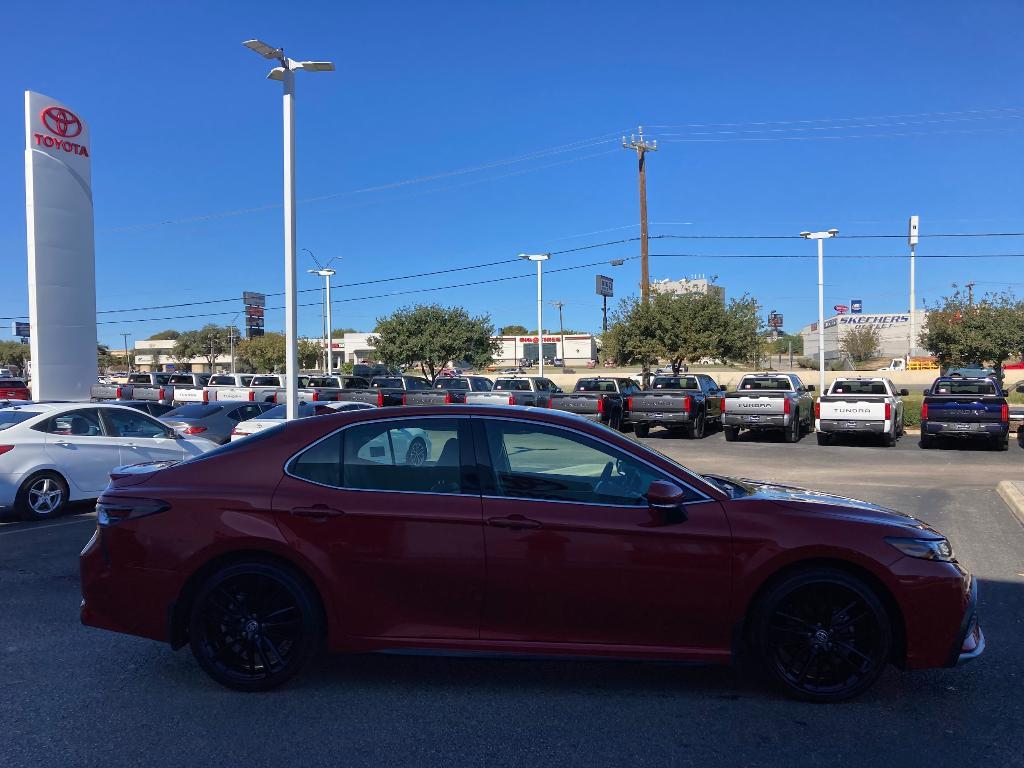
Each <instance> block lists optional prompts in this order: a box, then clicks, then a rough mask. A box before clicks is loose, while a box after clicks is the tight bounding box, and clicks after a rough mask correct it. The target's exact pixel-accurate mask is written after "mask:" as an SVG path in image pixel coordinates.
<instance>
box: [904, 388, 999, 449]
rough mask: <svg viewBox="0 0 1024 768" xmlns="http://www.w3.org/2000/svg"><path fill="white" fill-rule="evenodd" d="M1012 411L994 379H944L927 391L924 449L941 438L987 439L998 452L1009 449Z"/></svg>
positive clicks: (922, 424)
mask: <svg viewBox="0 0 1024 768" xmlns="http://www.w3.org/2000/svg"><path fill="white" fill-rule="evenodd" d="M1009 435H1010V408H1009V406H1008V405H1007V402H1006V397H1005V395H1004V394H1003V391H1002V390H1001V389H1000V388H999V384H997V383H996V381H995V380H994V379H990V378H965V377H958V376H949V377H947V376H942V377H939V378H937V379H936V380H935V381H934V382H932V385H931V387H929V388H928V389H926V390H925V391H924V403H923V404H922V405H921V447H922V448H931V447H933V446H934V445H935V440H936V438H939V437H959V438H973V439H987V440H989V441H991V443H992V446H993V447H994V448H995V449H996V450H997V451H1005V450H1006V449H1007V448H1008V447H1009Z"/></svg>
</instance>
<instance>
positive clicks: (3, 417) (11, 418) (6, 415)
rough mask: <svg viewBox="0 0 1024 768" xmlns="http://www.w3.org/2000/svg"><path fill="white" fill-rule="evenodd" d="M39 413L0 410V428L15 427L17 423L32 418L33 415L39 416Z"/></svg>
mask: <svg viewBox="0 0 1024 768" xmlns="http://www.w3.org/2000/svg"><path fill="white" fill-rule="evenodd" d="M38 415H39V414H38V413H30V412H26V411H12V410H8V409H4V410H2V411H0V430H4V429H7V428H8V427H13V426H14V425H15V424H20V423H21V422H23V421H27V420H28V419H31V418H32V417H33V416H38Z"/></svg>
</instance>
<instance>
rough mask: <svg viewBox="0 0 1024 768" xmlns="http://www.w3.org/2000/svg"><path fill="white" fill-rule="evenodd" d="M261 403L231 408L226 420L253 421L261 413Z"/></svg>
mask: <svg viewBox="0 0 1024 768" xmlns="http://www.w3.org/2000/svg"><path fill="white" fill-rule="evenodd" d="M262 405H263V404H262V403H249V404H248V405H240V406H239V407H238V408H233V409H232V410H231V411H230V412H229V413H228V414H227V416H228V418H229V419H231V420H232V421H247V420H248V419H253V418H256V417H257V416H259V415H260V414H261V413H263V410H264V409H263V408H262V407H261V406H262Z"/></svg>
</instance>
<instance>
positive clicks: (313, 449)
mask: <svg viewBox="0 0 1024 768" xmlns="http://www.w3.org/2000/svg"><path fill="white" fill-rule="evenodd" d="M342 434H343V433H342V432H336V433H334V434H333V435H330V436H328V437H326V438H324V439H323V440H321V441H320V442H318V443H314V444H313V445H311V446H310V447H309V448H307V449H306V450H304V451H303V452H302V453H300V454H299V455H298V456H296V457H295V458H294V459H292V462H291V464H289V465H288V471H289V472H290V473H291V474H293V475H294V476H295V477H298V478H301V479H303V480H309V481H310V482H313V483H319V484H320V485H329V486H332V487H334V488H338V487H340V486H341V445H342Z"/></svg>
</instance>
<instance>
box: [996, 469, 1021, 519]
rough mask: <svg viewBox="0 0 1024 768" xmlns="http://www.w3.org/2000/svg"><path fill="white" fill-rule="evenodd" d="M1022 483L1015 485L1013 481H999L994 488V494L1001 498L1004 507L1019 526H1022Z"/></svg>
mask: <svg viewBox="0 0 1024 768" xmlns="http://www.w3.org/2000/svg"><path fill="white" fill-rule="evenodd" d="M1022 485H1024V483H1016V482H1014V481H1013V480H1000V481H999V484H998V485H997V486H996V493H998V494H999V495H1000V496H1002V497H1003V501H1005V502H1006V506H1008V507H1009V508H1010V511H1011V512H1012V513H1013V514H1014V516H1015V517H1016V518H1017V520H1018V521H1019V522H1020V524H1021V525H1024V490H1021V487H1020V486H1022Z"/></svg>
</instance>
